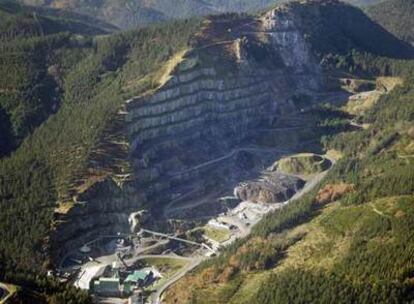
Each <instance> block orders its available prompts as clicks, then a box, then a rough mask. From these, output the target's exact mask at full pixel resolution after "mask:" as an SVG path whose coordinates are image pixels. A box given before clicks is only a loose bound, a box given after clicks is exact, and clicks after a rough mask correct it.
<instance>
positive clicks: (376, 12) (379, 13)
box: [366, 0, 414, 45]
mask: <svg viewBox="0 0 414 304" xmlns="http://www.w3.org/2000/svg"><path fill="white" fill-rule="evenodd" d="M366 12H367V14H368V16H370V17H371V18H372V19H373V20H375V21H376V22H378V23H379V24H381V25H382V26H383V27H384V28H385V29H387V30H388V31H390V32H391V33H393V34H394V35H395V36H397V37H398V38H400V39H402V40H405V41H407V42H408V43H410V44H412V45H414V18H413V16H414V2H413V1H411V0H388V1H384V2H380V3H378V4H376V5H372V6H369V7H368V8H367V9H366Z"/></svg>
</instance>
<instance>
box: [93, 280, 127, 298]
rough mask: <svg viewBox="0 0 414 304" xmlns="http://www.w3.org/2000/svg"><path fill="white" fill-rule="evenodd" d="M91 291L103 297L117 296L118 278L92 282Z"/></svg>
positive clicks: (118, 291)
mask: <svg viewBox="0 0 414 304" xmlns="http://www.w3.org/2000/svg"><path fill="white" fill-rule="evenodd" d="M93 290H94V292H95V293H97V294H100V295H105V296H119V294H120V282H119V278H100V279H99V280H98V281H95V282H94V286H93Z"/></svg>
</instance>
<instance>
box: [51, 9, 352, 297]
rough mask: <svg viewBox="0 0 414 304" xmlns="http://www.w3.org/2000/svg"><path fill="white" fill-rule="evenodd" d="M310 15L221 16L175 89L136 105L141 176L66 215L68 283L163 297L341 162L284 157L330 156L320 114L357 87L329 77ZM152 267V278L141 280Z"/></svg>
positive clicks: (102, 189) (100, 185)
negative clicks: (309, 28) (306, 165)
mask: <svg viewBox="0 0 414 304" xmlns="http://www.w3.org/2000/svg"><path fill="white" fill-rule="evenodd" d="M229 18H230V17H229ZM300 22H301V21H300V19H298V18H297V17H295V16H291V15H289V14H285V13H284V12H283V11H279V10H277V9H276V10H272V11H270V12H268V13H266V14H264V15H263V16H262V17H261V18H259V19H253V18H250V17H249V18H248V17H246V18H239V19H232V18H230V19H226V18H225V17H223V18H222V19H217V20H216V19H215V18H212V20H209V22H208V23H206V25H205V28H204V29H203V32H202V33H200V35H199V37H197V41H196V42H195V43H194V47H193V48H192V49H191V50H189V51H188V52H187V53H186V54H185V55H184V57H183V60H182V61H181V62H180V63H178V64H177V66H176V67H175V69H174V70H173V72H172V73H171V74H170V75H169V80H167V81H166V82H165V84H163V85H162V86H161V87H160V88H158V89H157V90H155V91H154V92H150V93H148V94H146V95H144V96H138V97H134V98H132V99H129V100H128V101H126V103H125V108H124V109H123V111H122V115H124V119H125V130H124V132H125V133H126V134H127V135H128V136H127V137H128V142H129V147H130V153H129V162H130V165H131V168H132V172H133V174H132V176H131V177H130V178H128V179H126V180H124V181H122V182H119V181H117V182H116V181H115V180H114V179H111V178H110V177H108V178H107V179H105V180H104V181H100V182H97V183H96V184H94V185H93V186H91V187H90V188H89V189H88V190H87V191H85V192H83V193H82V194H81V195H79V196H78V197H77V198H76V202H75V207H74V208H72V209H71V210H70V211H69V212H67V213H65V214H57V217H58V219H59V221H60V223H61V224H60V225H59V226H58V227H57V229H56V232H55V234H54V236H53V240H52V241H53V242H52V243H53V244H54V248H53V251H54V255H55V259H56V264H57V271H58V273H59V276H60V277H61V278H62V280H72V281H73V282H74V284H75V285H77V286H79V287H80V288H84V289H90V290H91V291H93V292H94V293H95V294H96V296H97V297H98V298H99V299H100V301H101V302H102V303H124V302H125V301H126V300H125V299H126V298H127V297H128V296H131V295H132V296H134V297H136V298H137V299H138V298H139V299H146V300H145V301H147V302H153V303H159V302H160V301H161V295H162V293H163V291H164V290H165V289H166V288H168V286H170V285H171V284H173V283H174V282H176V281H177V280H178V279H179V278H180V277H182V276H183V275H185V273H186V272H188V271H189V270H191V269H193V268H194V267H196V266H197V265H198V264H199V263H200V262H201V261H203V260H204V259H206V258H208V257H209V256H211V255H217V254H220V248H222V247H223V246H226V245H228V244H230V243H231V242H233V241H234V240H235V239H237V238H240V237H244V236H246V235H248V234H249V232H250V230H251V228H252V227H253V226H254V225H255V224H256V223H257V222H258V221H260V219H261V218H262V217H263V216H264V215H265V214H268V213H269V212H271V211H273V210H275V209H277V208H281V207H283V205H284V204H286V203H288V202H289V201H290V200H291V199H295V198H298V197H299V196H300V195H302V194H303V193H306V192H307V191H309V190H310V189H312V188H313V187H314V186H316V185H317V184H318V183H319V181H320V180H321V178H322V177H323V176H324V175H325V174H326V172H328V170H329V169H330V168H331V167H332V165H333V164H334V162H335V160H334V159H332V158H330V157H327V156H324V155H315V154H310V155H311V156H309V155H308V156H309V157H310V159H314V160H315V161H316V162H317V164H316V165H315V168H317V169H316V171H314V172H310V173H309V172H306V174H301V172H286V171H284V170H283V168H282V167H281V166H279V165H280V164H279V163H278V161H279V160H281V159H286V158H287V157H289V156H292V155H294V154H296V153H301V152H308V153H311V152H315V153H321V152H320V148H319V139H320V136H321V131H320V128H319V126H318V117H317V115H315V109H317V108H318V105H319V104H321V103H325V102H331V103H337V104H341V103H343V102H345V101H346V100H348V97H349V96H350V95H352V94H351V93H349V92H346V91H344V90H341V88H340V84H338V85H337V86H335V85H332V83H327V80H326V79H327V78H326V77H325V75H324V72H323V71H322V70H321V68H320V66H319V63H318V62H317V60H316V58H314V56H313V55H312V51H311V49H310V46H309V45H308V44H307V42H306V41H305V39H304V38H303V35H302V32H301V30H300V29H301V24H300ZM330 81H332V80H330ZM328 88H329V89H328ZM299 156H300V157H304V155H303V154H301V155H299ZM305 156H306V155H305ZM295 161H296V160H295ZM322 163H323V166H322V165H321V166H320V168H319V167H318V165H319V164H322ZM312 168H313V167H312ZM318 168H319V169H318ZM177 265H178V266H177ZM143 269H144V270H145V271H146V272H145V271H144V272H145V273H146V274H147V275H149V273H151V275H149V276H151V279H148V280H147V279H146V278H147V277H145V279H142V280H141V279H139V280H138V279H136V280H135V281H133V279H134V277H135V278H137V277H138V276H139V273H136V272H137V271H141V272H142V271H143ZM129 276H132V277H131V278H132V279H131V280H130V281H128V280H129V279H128V278H130V277H129ZM103 279H104V280H103ZM140 280H141V281H140ZM97 282H98V283H97ZM108 282H110V283H111V284H112V285H111V284H109V283H108ZM129 282H132V283H131V284H132V285H133V287H134V288H132V289H131V288H130V284H129ZM127 283H128V286H129V287H128V286H127ZM105 284H108V286H109V285H110V286H112V288H113V289H114V290H112V291H108V290H106V289H104V288H103V287H102V286H104V285H105ZM105 286H106V285H105ZM114 286H115V287H114ZM127 287H128V288H127ZM94 288H95V289H94ZM99 288H101V289H102V290H103V291H102V290H101V289H99ZM98 289H99V290H101V291H100V292H96V290H98ZM108 289H110V288H109V287H108ZM94 290H95V291H94ZM135 291H136V292H137V293H134V292H135ZM138 291H139V292H138Z"/></svg>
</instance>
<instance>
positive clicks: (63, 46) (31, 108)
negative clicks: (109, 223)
mask: <svg viewBox="0 0 414 304" xmlns="http://www.w3.org/2000/svg"><path fill="white" fill-rule="evenodd" d="M1 8H2V14H3V16H5V18H2V19H0V24H1V29H2V31H1V32H2V33H3V36H2V43H1V48H2V51H1V53H0V56H1V57H2V60H1V65H0V69H1V78H0V84H1V87H0V88H1V92H0V101H1V103H0V105H1V111H0V115H1V116H2V118H4V117H5V118H6V119H5V120H3V119H2V121H1V127H2V128H3V129H2V132H1V133H0V134H1V136H2V137H3V136H4V138H6V139H7V140H8V142H7V143H6V145H4V150H2V153H3V154H4V153H6V154H7V153H10V152H11V150H13V149H16V150H15V151H13V152H12V153H11V154H10V155H9V156H8V157H3V158H2V159H1V160H0V203H1V206H2V212H1V213H0V223H1V224H0V226H1V227H0V257H1V258H0V261H1V264H0V266H1V267H0V281H3V280H6V281H8V282H11V283H17V284H18V285H20V286H23V290H25V288H29V289H30V290H31V291H35V292H38V294H37V296H38V297H39V302H43V301H46V300H48V301H52V300H53V301H55V302H52V303H67V301H69V299H71V298H72V297H73V299H75V298H76V297H78V299H80V298H82V297H84V295H82V294H76V293H73V292H72V291H68V290H66V291H65V288H66V287H65V286H61V285H59V284H57V283H54V282H53V281H48V280H46V279H44V276H45V271H46V270H47V269H48V268H49V267H50V264H49V258H50V255H49V251H48V250H49V245H48V239H47V235H48V233H50V231H51V230H52V229H53V212H54V210H55V208H57V207H59V204H60V203H62V200H64V199H65V197H67V195H68V194H69V193H71V192H73V191H76V189H75V187H76V186H78V185H79V183H81V182H82V181H83V179H82V178H83V177H84V176H86V177H85V178H87V173H88V171H87V168H88V166H89V162H90V159H91V155H92V154H93V152H94V149H95V148H96V146H97V145H98V144H99V143H100V142H101V140H102V139H103V137H104V136H105V132H108V129H111V128H113V126H112V124H111V123H113V122H114V121H115V120H116V119H115V118H116V115H117V112H118V111H119V110H120V109H121V107H122V105H123V102H124V101H125V100H126V99H127V98H128V97H130V96H131V95H139V94H142V93H143V92H145V91H147V90H150V89H152V88H154V87H156V86H157V85H158V81H159V79H160V77H161V76H162V72H163V66H164V65H165V64H166V62H167V61H168V60H169V59H170V58H171V57H172V56H174V55H175V54H176V53H178V52H180V51H183V50H185V49H186V48H187V47H188V45H189V41H190V37H191V36H192V35H193V34H194V33H195V32H196V31H197V30H198V28H199V25H200V21H199V20H190V21H188V20H187V21H181V22H177V23H171V24H166V25H163V26H155V27H149V28H146V29H141V30H136V31H130V32H124V33H119V34H115V35H112V36H94V37H92V36H89V35H79V34H80V33H76V31H75V32H73V33H72V32H69V31H68V30H67V31H66V32H57V33H55V32H50V33H47V34H46V33H45V31H48V30H52V31H55V30H56V27H55V26H46V24H45V23H47V22H55V24H57V25H60V24H61V22H62V21H61V20H60V19H58V20H51V19H49V18H48V17H43V16H38V15H36V14H32V13H29V14H28V13H27V12H25V11H23V12H22V11H21V10H20V8H19V7H14V6H13V7H10V6H9V4H7V5H6V6H4V5H3V6H2V7H1ZM64 24H65V23H64ZM101 33H103V32H101ZM111 130H112V129H111ZM112 131H114V130H112ZM115 131H116V130H115ZM115 131H114V132H115ZM23 138H24V140H23ZM2 139H3V138H2ZM3 143H4V141H2V144H3ZM19 144H20V145H19ZM94 169H95V171H96V169H97V168H96V166H95V168H94ZM108 170H109V169H108ZM107 174H108V173H107ZM23 293H24V292H23ZM50 294H57V295H55V296H53V297H51V296H50ZM39 295H40V296H39ZM85 301H87V300H86V298H84V300H82V301H81V300H77V301H76V303H87V302H85Z"/></svg>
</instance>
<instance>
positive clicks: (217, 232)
mask: <svg viewBox="0 0 414 304" xmlns="http://www.w3.org/2000/svg"><path fill="white" fill-rule="evenodd" d="M203 230H204V234H205V235H206V236H207V237H208V238H209V239H212V240H214V241H217V242H219V243H222V242H225V241H227V240H228V239H230V231H229V230H228V229H225V228H222V229H220V228H213V227H210V226H205V227H204V228H203Z"/></svg>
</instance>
